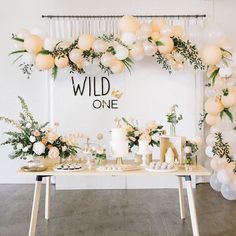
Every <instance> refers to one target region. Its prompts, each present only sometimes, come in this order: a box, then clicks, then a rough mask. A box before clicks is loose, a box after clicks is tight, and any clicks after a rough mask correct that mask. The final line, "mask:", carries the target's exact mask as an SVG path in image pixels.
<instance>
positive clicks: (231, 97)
mask: <svg viewBox="0 0 236 236" xmlns="http://www.w3.org/2000/svg"><path fill="white" fill-rule="evenodd" d="M221 102H222V104H223V105H224V107H226V108H229V107H233V106H235V105H236V92H234V91H233V90H230V89H229V90H228V94H225V95H224V94H223V95H222V97H221Z"/></svg>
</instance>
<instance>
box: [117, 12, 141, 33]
mask: <svg viewBox="0 0 236 236" xmlns="http://www.w3.org/2000/svg"><path fill="white" fill-rule="evenodd" d="M119 29H120V31H121V32H133V33H135V32H136V31H138V30H139V29H140V23H139V20H138V19H137V18H136V17H133V16H123V17H122V18H121V19H120V21H119Z"/></svg>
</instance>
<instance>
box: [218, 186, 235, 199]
mask: <svg viewBox="0 0 236 236" xmlns="http://www.w3.org/2000/svg"><path fill="white" fill-rule="evenodd" d="M221 193H222V195H223V197H224V198H225V199H227V200H236V191H233V190H232V189H231V188H230V187H229V185H226V184H222V186H221Z"/></svg>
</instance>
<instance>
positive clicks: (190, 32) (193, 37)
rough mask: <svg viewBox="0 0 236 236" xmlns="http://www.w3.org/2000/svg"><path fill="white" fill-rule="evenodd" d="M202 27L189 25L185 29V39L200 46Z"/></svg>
mask: <svg viewBox="0 0 236 236" xmlns="http://www.w3.org/2000/svg"><path fill="white" fill-rule="evenodd" d="M202 30H203V29H202V27H201V26H200V25H197V24H194V25H190V26H189V27H188V29H187V32H186V34H187V38H188V39H189V40H190V41H191V42H193V43H194V44H197V45H199V44H201V41H202V38H201V36H202Z"/></svg>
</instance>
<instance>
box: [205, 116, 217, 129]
mask: <svg viewBox="0 0 236 236" xmlns="http://www.w3.org/2000/svg"><path fill="white" fill-rule="evenodd" d="M216 121H217V116H213V115H211V114H207V116H206V123H207V124H208V125H210V126H212V125H215V124H216Z"/></svg>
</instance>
